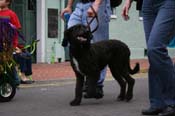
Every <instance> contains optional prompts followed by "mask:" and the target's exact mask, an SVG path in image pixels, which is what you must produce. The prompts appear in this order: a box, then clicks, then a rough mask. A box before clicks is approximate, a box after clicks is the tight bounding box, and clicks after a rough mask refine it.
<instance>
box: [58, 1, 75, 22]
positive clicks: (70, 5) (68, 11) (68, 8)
mask: <svg viewBox="0 0 175 116" xmlns="http://www.w3.org/2000/svg"><path fill="white" fill-rule="evenodd" d="M73 2H74V0H68V3H67V6H66V8H64V9H63V10H62V11H61V18H62V19H64V13H71V12H72V6H73Z"/></svg>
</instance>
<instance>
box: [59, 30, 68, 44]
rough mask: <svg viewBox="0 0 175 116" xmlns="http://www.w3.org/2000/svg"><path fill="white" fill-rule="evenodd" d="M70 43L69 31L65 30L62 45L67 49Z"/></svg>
mask: <svg viewBox="0 0 175 116" xmlns="http://www.w3.org/2000/svg"><path fill="white" fill-rule="evenodd" d="M68 43H69V31H68V30H65V31H64V38H63V41H62V44H61V45H62V46H63V47H67V45H68Z"/></svg>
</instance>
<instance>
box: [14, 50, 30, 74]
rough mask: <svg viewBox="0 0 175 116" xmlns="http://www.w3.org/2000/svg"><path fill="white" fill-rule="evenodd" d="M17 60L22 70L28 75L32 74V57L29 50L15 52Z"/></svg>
mask: <svg viewBox="0 0 175 116" xmlns="http://www.w3.org/2000/svg"><path fill="white" fill-rule="evenodd" d="M14 58H15V61H16V62H17V63H18V64H19V68H20V71H21V72H22V73H24V74H25V75H26V76H29V75H32V58H31V54H30V53H29V52H27V51H26V52H22V53H20V54H15V57H14Z"/></svg>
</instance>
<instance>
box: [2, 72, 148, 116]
mask: <svg viewBox="0 0 175 116" xmlns="http://www.w3.org/2000/svg"><path fill="white" fill-rule="evenodd" d="M146 77H147V74H146V73H145V74H139V75H136V76H135V79H136V84H135V88H134V98H133V100H131V101H130V102H118V101H116V98H117V96H118V94H119V85H118V83H116V81H114V80H113V79H111V78H108V79H106V81H105V82H104V94H105V96H104V97H103V99H100V100H96V99H83V100H82V103H81V105H80V106H76V107H72V106H70V105H69V102H70V101H71V100H72V99H73V98H74V87H75V80H74V79H66V80H57V81H44V82H36V83H35V84H32V85H28V86H26V85H21V86H20V89H19V90H17V93H16V96H15V98H14V99H13V100H12V101H11V102H7V103H0V116H141V110H142V109H144V108H147V107H148V106H149V104H148V84H147V78H146Z"/></svg>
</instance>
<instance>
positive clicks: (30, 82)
mask: <svg viewBox="0 0 175 116" xmlns="http://www.w3.org/2000/svg"><path fill="white" fill-rule="evenodd" d="M32 83H33V82H32V81H30V80H28V81H23V80H21V84H32Z"/></svg>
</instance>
